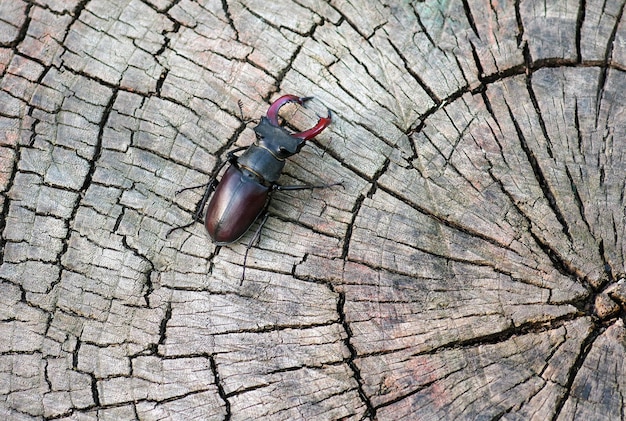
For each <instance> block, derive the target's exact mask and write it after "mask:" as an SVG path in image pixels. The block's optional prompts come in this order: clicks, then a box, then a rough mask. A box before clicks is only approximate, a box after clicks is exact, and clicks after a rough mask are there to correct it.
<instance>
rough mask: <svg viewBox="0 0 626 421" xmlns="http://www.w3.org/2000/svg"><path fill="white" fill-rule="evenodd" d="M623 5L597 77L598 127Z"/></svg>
mask: <svg viewBox="0 0 626 421" xmlns="http://www.w3.org/2000/svg"><path fill="white" fill-rule="evenodd" d="M624 5H626V3H622V6H621V7H620V9H619V13H618V14H617V16H616V18H615V25H613V30H612V32H611V36H610V37H609V39H608V40H607V45H606V52H605V54H604V62H603V63H602V66H601V71H600V75H599V76H598V88H597V93H596V126H597V125H598V118H599V116H600V106H601V104H602V98H603V96H604V87H605V85H606V78H607V75H608V72H609V68H610V65H611V61H612V58H613V48H614V44H615V36H616V34H617V28H618V27H619V25H620V23H621V22H622V15H623V14H624Z"/></svg>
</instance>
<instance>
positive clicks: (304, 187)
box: [273, 181, 343, 191]
mask: <svg viewBox="0 0 626 421" xmlns="http://www.w3.org/2000/svg"><path fill="white" fill-rule="evenodd" d="M333 186H342V187H343V181H339V182H337V183H331V184H299V185H295V186H281V185H280V184H274V187H273V188H274V190H285V191H287V190H290V191H293V190H313V189H325V188H327V187H333Z"/></svg>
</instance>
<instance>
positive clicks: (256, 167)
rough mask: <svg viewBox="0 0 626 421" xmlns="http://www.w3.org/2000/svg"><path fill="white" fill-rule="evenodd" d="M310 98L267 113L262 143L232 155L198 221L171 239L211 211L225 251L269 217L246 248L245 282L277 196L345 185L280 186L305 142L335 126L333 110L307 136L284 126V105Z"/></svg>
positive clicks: (208, 221)
mask: <svg viewBox="0 0 626 421" xmlns="http://www.w3.org/2000/svg"><path fill="white" fill-rule="evenodd" d="M310 99H312V97H303V98H299V97H297V96H295V95H284V96H281V97H280V98H278V99H277V100H276V101H274V102H273V103H272V104H271V105H270V107H269V109H268V110H267V115H266V116H263V117H261V121H260V122H259V124H258V125H257V126H256V127H255V128H254V132H255V134H256V141H255V142H254V143H253V144H252V145H250V146H244V147H240V148H237V149H234V150H232V151H230V152H228V154H227V155H226V158H227V159H226V160H225V161H224V162H223V163H222V164H221V165H220V166H219V167H218V168H217V170H216V171H215V173H214V174H216V175H215V176H214V177H212V178H211V180H210V181H209V183H208V184H207V185H206V190H205V192H204V195H203V197H202V200H201V201H200V204H199V205H198V208H197V211H196V214H195V216H194V220H193V221H192V222H191V223H189V224H187V225H184V226H182V227H177V228H173V229H171V230H170V231H169V232H168V235H169V234H170V233H171V232H172V231H174V230H176V229H178V228H185V227H188V226H190V225H192V224H193V223H194V222H195V221H200V219H201V215H202V211H203V210H204V208H205V206H206V212H205V217H204V226H205V228H206V230H207V232H208V233H209V236H210V237H211V240H213V242H214V243H215V244H216V245H218V246H222V245H226V244H231V243H234V242H236V241H237V240H239V239H240V238H241V237H242V236H243V235H244V234H245V233H246V232H247V231H248V230H249V229H250V227H251V226H252V224H254V222H255V221H256V220H257V219H258V218H259V217H260V216H261V215H263V218H262V220H261V223H260V225H259V228H258V229H257V231H256V233H255V234H254V236H253V237H252V239H251V240H250V242H249V243H248V246H247V248H246V253H245V255H244V260H243V271H242V275H241V281H243V279H244V277H245V271H246V261H247V259H248V251H249V250H250V248H251V247H252V244H253V243H254V241H256V239H257V238H258V237H259V234H260V232H261V228H262V227H263V224H265V221H266V220H267V216H268V215H267V207H268V205H269V201H270V198H271V194H272V192H274V191H275V190H305V189H317V188H325V187H330V186H336V185H341V183H333V184H318V185H312V184H306V185H296V186H283V185H280V184H278V183H277V181H278V178H279V177H280V174H281V173H282V170H283V167H284V166H285V159H286V158H288V157H290V156H292V155H295V154H297V153H298V152H300V149H302V147H303V146H304V142H305V141H307V140H309V139H312V138H313V137H315V136H317V135H318V134H320V133H321V132H322V130H324V129H325V128H326V127H327V126H328V125H329V124H330V122H331V113H330V110H328V116H327V117H320V118H319V120H318V122H317V124H316V125H315V126H313V127H312V128H310V129H308V130H305V131H303V132H298V133H290V132H288V131H287V130H286V129H285V128H283V127H281V126H280V125H279V123H278V110H279V109H280V108H281V107H282V106H283V105H285V104H286V103H288V102H297V103H298V104H300V105H304V103H305V102H306V101H308V100H310ZM240 108H241V104H240ZM242 114H243V113H242ZM244 149H245V152H243V153H242V154H241V156H237V155H236V153H237V152H240V151H242V150H244ZM226 164H230V166H229V167H228V169H227V170H226V172H225V173H224V175H223V176H222V179H221V181H219V182H218V181H217V174H219V172H220V171H221V169H222V168H223V167H224V166H225V165H226ZM192 188H193V187H192ZM183 190H186V189H183ZM181 191H182V190H181ZM212 193H213V195H212ZM209 198H210V200H209ZM207 202H208V206H207Z"/></svg>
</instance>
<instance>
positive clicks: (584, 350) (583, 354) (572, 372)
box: [551, 327, 603, 421]
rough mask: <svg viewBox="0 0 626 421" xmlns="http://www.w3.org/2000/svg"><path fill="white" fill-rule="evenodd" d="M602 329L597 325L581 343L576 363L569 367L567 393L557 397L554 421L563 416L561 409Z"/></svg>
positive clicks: (565, 387) (566, 384)
mask: <svg viewBox="0 0 626 421" xmlns="http://www.w3.org/2000/svg"><path fill="white" fill-rule="evenodd" d="M602 331H603V329H598V328H597V327H596V328H595V329H592V330H591V332H590V333H589V335H588V336H587V337H586V338H585V339H584V340H583V341H582V343H581V345H580V350H579V351H578V355H577V356H576V361H574V364H572V366H571V367H570V369H569V373H568V376H567V382H566V383H565V386H564V389H565V393H564V394H563V395H562V396H558V397H557V401H556V405H555V408H554V411H553V415H552V418H551V420H552V421H557V420H558V419H560V418H561V417H560V415H561V411H562V410H563V407H564V406H565V403H566V402H567V401H568V400H569V398H570V396H571V394H572V392H573V390H572V387H573V385H574V381H575V380H576V377H577V376H578V374H579V373H580V371H581V369H582V367H583V364H584V363H585V361H586V360H587V355H589V352H590V351H591V347H592V346H593V343H594V342H595V340H596V339H597V338H598V337H599V336H600V335H601V334H602Z"/></svg>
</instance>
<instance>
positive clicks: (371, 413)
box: [337, 292, 376, 420]
mask: <svg viewBox="0 0 626 421" xmlns="http://www.w3.org/2000/svg"><path fill="white" fill-rule="evenodd" d="M338 295H339V298H338V300H337V313H338V314H339V318H340V322H341V325H342V326H343V329H344V331H345V332H346V339H345V340H344V343H345V345H346V348H348V351H349V352H350V357H349V358H348V360H347V361H346V364H347V365H348V367H350V370H352V372H353V373H354V379H355V380H356V382H357V384H358V394H359V397H360V398H361V401H362V402H363V403H364V404H365V406H366V407H367V411H366V413H365V414H363V417H362V419H365V418H370V419H372V420H375V419H376V409H375V408H374V406H373V405H372V402H371V401H370V399H369V397H368V396H367V394H366V393H365V391H364V390H363V378H362V377H361V370H360V369H359V367H358V366H357V365H356V363H355V360H356V359H357V358H358V356H359V354H358V352H357V350H356V348H354V345H352V338H353V337H354V334H353V333H352V328H351V327H350V324H349V323H348V321H346V314H345V311H344V305H345V303H346V294H345V293H344V292H339V294H338Z"/></svg>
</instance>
